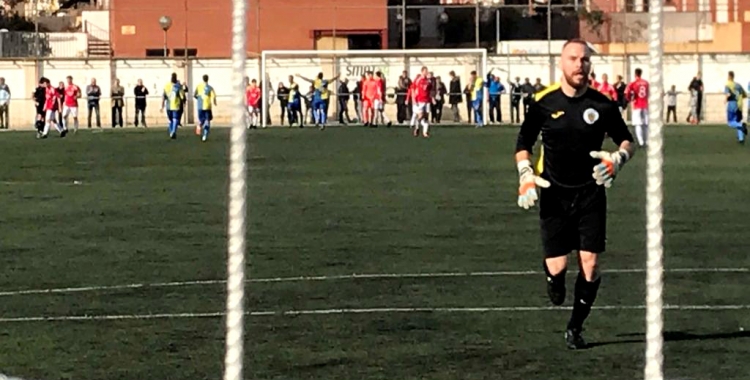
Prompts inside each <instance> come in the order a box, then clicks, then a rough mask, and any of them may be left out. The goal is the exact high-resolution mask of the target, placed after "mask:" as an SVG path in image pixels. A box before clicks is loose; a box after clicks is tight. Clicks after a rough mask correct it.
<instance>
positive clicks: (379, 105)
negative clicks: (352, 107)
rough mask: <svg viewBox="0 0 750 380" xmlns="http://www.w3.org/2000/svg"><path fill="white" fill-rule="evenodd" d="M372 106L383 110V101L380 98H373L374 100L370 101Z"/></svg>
mask: <svg viewBox="0 0 750 380" xmlns="http://www.w3.org/2000/svg"><path fill="white" fill-rule="evenodd" d="M372 106H373V108H375V109H376V110H378V111H382V110H383V101H382V100H380V99H375V100H373V101H372Z"/></svg>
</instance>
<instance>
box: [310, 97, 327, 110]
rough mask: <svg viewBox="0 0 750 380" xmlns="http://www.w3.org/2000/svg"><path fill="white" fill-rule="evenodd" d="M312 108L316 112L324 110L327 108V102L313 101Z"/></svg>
mask: <svg viewBox="0 0 750 380" xmlns="http://www.w3.org/2000/svg"><path fill="white" fill-rule="evenodd" d="M312 108H313V109H314V110H324V109H325V108H326V102H325V101H324V100H322V99H321V100H313V102H312Z"/></svg>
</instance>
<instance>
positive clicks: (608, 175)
mask: <svg viewBox="0 0 750 380" xmlns="http://www.w3.org/2000/svg"><path fill="white" fill-rule="evenodd" d="M604 117H605V123H604V125H607V126H609V128H607V134H608V135H609V137H610V138H612V141H614V143H615V144H617V146H618V149H617V151H615V152H607V151H592V152H591V157H592V158H595V159H598V160H599V163H598V164H596V165H595V166H594V170H593V174H592V177H594V179H595V180H596V184H597V185H603V186H604V187H610V186H612V182H613V181H614V180H615V178H616V177H617V174H618V173H619V172H620V170H621V169H622V167H623V166H624V165H625V163H626V162H628V161H629V160H630V159H631V158H633V155H635V145H634V144H633V135H631V134H630V131H629V130H628V126H627V124H625V121H624V120H623V119H622V114H620V112H619V110H617V109H616V108H615V107H614V106H612V109H609V110H607V111H606V112H605V114H604Z"/></svg>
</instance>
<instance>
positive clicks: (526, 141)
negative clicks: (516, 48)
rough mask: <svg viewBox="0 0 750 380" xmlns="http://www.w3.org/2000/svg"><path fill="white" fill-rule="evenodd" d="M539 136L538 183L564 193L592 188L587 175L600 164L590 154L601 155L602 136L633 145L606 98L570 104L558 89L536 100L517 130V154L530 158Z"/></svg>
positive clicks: (592, 93) (588, 96) (591, 95)
mask: <svg viewBox="0 0 750 380" xmlns="http://www.w3.org/2000/svg"><path fill="white" fill-rule="evenodd" d="M540 132H541V134H542V147H543V152H542V154H543V156H544V158H543V161H542V168H543V169H542V170H541V173H540V174H541V176H542V178H544V179H547V180H549V181H550V182H552V183H553V184H555V185H558V186H561V187H569V188H575V187H582V186H586V185H588V184H591V183H593V182H594V179H593V178H592V176H591V174H592V171H593V168H594V166H595V165H596V164H598V163H599V160H597V159H594V158H591V156H590V154H589V153H590V152H591V151H599V150H601V149H602V144H603V143H604V137H605V135H608V136H609V137H610V138H611V139H612V140H613V141H614V142H615V144H617V145H620V144H621V143H622V142H623V141H630V142H632V141H633V136H632V135H631V134H630V131H629V130H628V126H627V125H626V124H625V121H624V120H623V119H622V115H621V114H620V111H619V109H618V108H617V106H616V105H615V104H614V103H613V102H612V101H611V100H610V99H609V98H607V97H606V96H605V95H603V94H602V93H600V92H599V91H596V90H595V89H593V88H589V89H588V90H587V91H586V92H585V93H583V94H582V95H581V96H579V97H576V98H571V97H568V96H567V95H565V94H564V93H563V92H562V90H561V89H560V85H559V84H555V85H552V86H550V87H548V88H547V89H546V90H544V91H542V92H539V93H537V94H536V95H535V97H534V102H532V104H531V106H530V107H529V112H528V113H527V114H526V118H525V119H524V121H523V124H522V125H521V131H520V132H519V134H518V140H517V142H516V152H519V151H523V150H525V151H528V152H529V153H532V149H533V147H534V144H535V143H536V141H537V138H538V136H539V133H540Z"/></svg>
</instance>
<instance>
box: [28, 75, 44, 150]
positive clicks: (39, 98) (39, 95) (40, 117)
mask: <svg viewBox="0 0 750 380" xmlns="http://www.w3.org/2000/svg"><path fill="white" fill-rule="evenodd" d="M46 85H47V78H45V77H41V78H40V79H39V85H38V86H37V87H36V90H34V93H33V94H32V95H31V98H32V99H34V108H35V109H36V118H35V120H34V126H35V127H36V138H38V139H39V138H42V133H43V132H44V101H45V100H46V99H45V98H46V93H45V91H46V88H45V86H46Z"/></svg>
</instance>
